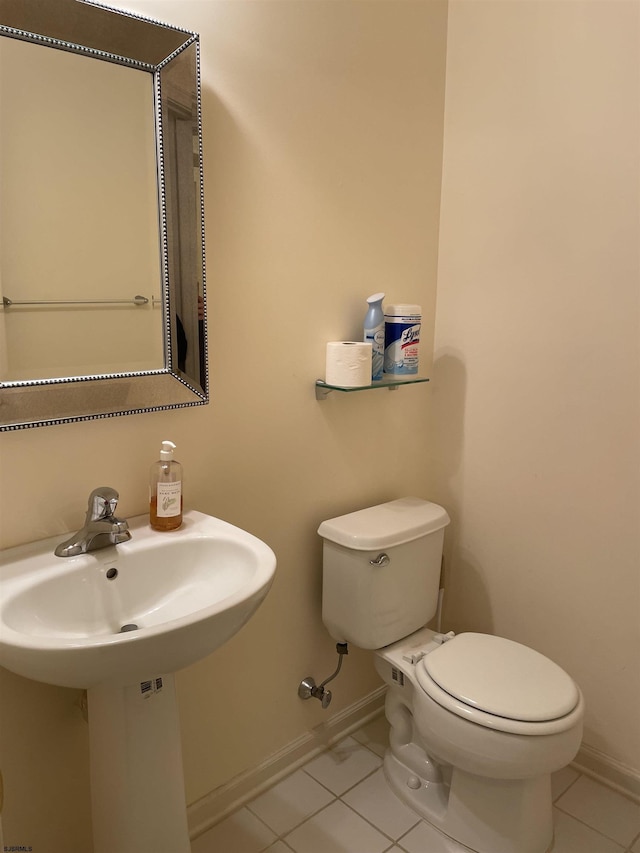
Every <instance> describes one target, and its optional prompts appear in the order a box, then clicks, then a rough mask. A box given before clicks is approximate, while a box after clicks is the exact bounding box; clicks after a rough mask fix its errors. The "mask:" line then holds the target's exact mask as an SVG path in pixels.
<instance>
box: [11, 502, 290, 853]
mask: <svg viewBox="0 0 640 853" xmlns="http://www.w3.org/2000/svg"><path fill="white" fill-rule="evenodd" d="M129 529H130V530H131V533H132V538H131V540H130V541H129V542H125V543H122V544H120V545H117V546H110V547H108V548H104V549H102V550H100V551H93V552H91V553H89V554H82V555H80V556H77V557H70V558H65V559H62V558H60V557H56V556H54V553H53V552H54V548H55V546H56V545H57V544H58V543H59V542H60V541H62V538H63V537H56V538H54V539H48V540H43V541H40V542H36V543H33V544H30V545H23V546H19V547H17V548H11V549H9V550H6V551H3V552H1V554H0V665H2V666H4V667H6V668H7V669H9V670H11V671H12V672H15V673H17V674H18V675H23V676H26V677H27V678H32V679H35V680H36V681H43V682H46V683H49V684H57V685H60V686H63V687H76V688H86V689H87V692H88V705H89V740H90V753H91V759H90V760H91V801H92V816H93V834H94V853H188V851H189V836H188V832H187V820H186V810H185V800H184V783H183V775H182V756H181V749H180V729H179V720H178V711H177V704H176V698H175V686H174V676H173V673H174V672H175V671H176V670H178V669H181V668H182V667H184V666H188V665H189V664H191V663H193V662H195V661H196V660H198V659H200V658H202V657H204V656H206V655H207V654H209V653H210V652H212V651H213V650H214V649H216V648H218V646H220V645H222V644H223V643H224V642H226V641H227V640H228V639H229V638H230V637H232V636H233V635H234V634H235V633H236V632H237V631H238V630H239V629H240V628H241V627H242V625H244V624H245V622H247V620H248V619H249V618H250V617H251V615H252V614H253V613H254V612H255V610H256V609H257V607H258V606H259V604H260V602H261V601H262V600H263V599H264V597H265V596H266V594H267V592H268V590H269V587H270V585H271V582H272V580H273V576H274V572H275V567H276V559H275V555H274V554H273V551H272V550H271V549H270V548H269V547H268V546H267V545H265V544H264V542H261V541H260V540H259V539H257V538H256V537H255V536H252V535H251V534H250V533H247V532H245V531H244V530H241V529H239V528H237V527H234V526H233V525H231V524H227V523H226V522H224V521H221V520H219V519H216V518H212V517H211V516H208V515H204V514H203V513H200V512H196V511H189V512H186V513H185V515H184V521H183V525H182V527H181V528H180V529H179V530H177V531H174V532H171V533H157V532H155V531H153V530H152V529H151V528H150V527H149V524H148V517H147V516H140V517H139V518H134V519H130V520H129Z"/></svg>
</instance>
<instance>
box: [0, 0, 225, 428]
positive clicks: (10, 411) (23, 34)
mask: <svg viewBox="0 0 640 853" xmlns="http://www.w3.org/2000/svg"><path fill="white" fill-rule="evenodd" d="M53 6H54V3H53V2H52V0H0V36H8V37H11V38H17V39H21V40H23V41H28V42H31V43H34V44H39V45H43V46H47V47H53V48H58V49H61V50H67V51H71V52H74V53H78V54H82V55H85V56H89V57H93V58H96V59H102V60H106V61H109V62H116V63H119V64H121V65H125V66H129V67H131V68H136V69H140V70H144V71H148V72H149V73H151V74H152V75H153V90H154V109H155V122H156V143H157V162H158V206H159V226H160V232H161V233H160V244H161V254H162V257H161V271H162V282H161V286H162V302H163V328H164V344H165V366H164V368H162V369H160V370H153V371H144V372H133V373H127V372H123V373H115V374H106V375H97V376H74V377H61V378H56V379H42V380H38V379H35V380H29V381H23V382H5V383H0V432H4V431H7V430H17V429H28V428H30V427H38V426H49V425H53V424H60V423H69V422H75V421H84V420H94V419H98V418H109V417H115V416H118V415H131V414H140V413H142V412H152V411H159V410H164V409H175V408H182V407H185V406H199V405H205V404H206V403H208V402H209V376H208V367H207V333H206V330H207V314H206V280H205V261H204V196H203V179H202V116H201V83H200V42H199V36H198V34H197V33H194V32H190V31H188V30H183V29H180V28H178V27H175V26H172V25H168V24H163V23H160V22H159V21H155V20H152V19H149V18H146V17H143V16H141V15H136V14H134V13H131V12H125V11H123V10H120V9H115V8H112V7H109V6H106V5H103V4H102V3H96V2H93V0H57V2H56V9H55V10H54V9H52V7H53ZM60 7H66V8H62V9H61V8H60ZM29 16H31V18H32V19H33V18H34V17H35V18H36V19H38V21H39V23H38V28H41V29H43V30H45V32H42V33H38V32H35V31H34V26H33V25H31V26H30V27H27V26H24V21H25V18H28V17H29ZM43 16H44V18H45V19H48V20H46V21H45V25H43V26H42V27H40V19H41V18H42V17H43ZM79 33H80V34H81V35H82V37H81V39H80V40H78V34H79ZM154 38H155V40H156V41H155V42H154ZM67 39H68V40H67ZM127 44H130V45H132V46H135V48H134V50H133V51H130V50H129V48H128V47H126V48H124V49H123V46H124V45H127ZM188 49H191V52H192V54H193V61H194V63H195V68H194V69H193V70H194V75H193V78H194V80H195V91H194V92H193V93H192V96H193V101H194V104H195V114H196V116H197V142H198V144H197V153H196V152H195V151H194V158H193V163H192V164H191V165H192V167H193V169H194V174H196V173H197V193H198V194H199V198H197V199H196V206H197V213H196V228H195V230H196V232H197V233H190V234H188V235H187V237H188V240H189V241H191V242H192V245H195V246H196V249H197V251H196V254H197V257H198V266H199V270H198V272H200V270H201V275H202V296H203V301H204V306H203V317H202V320H201V332H202V334H201V340H200V342H199V345H200V374H201V375H200V382H197V381H196V380H195V379H193V378H191V377H189V376H188V375H186V374H185V373H183V372H182V371H180V370H179V369H178V367H177V363H176V362H177V340H176V336H175V328H176V322H175V321H176V312H175V308H174V306H173V304H172V298H171V294H172V286H171V282H170V280H169V279H170V274H169V271H170V269H172V261H173V259H174V258H175V257H177V256H178V255H179V254H180V248H181V242H180V241H181V240H182V242H183V243H186V240H185V239H184V235H182V234H180V236H178V237H175V238H174V233H177V231H178V229H171V231H172V232H173V233H170V224H171V223H169V222H168V210H169V209H170V207H171V205H170V202H171V197H170V193H171V187H170V185H169V182H167V181H166V175H165V159H164V157H165V149H164V141H163V133H162V129H163V121H164V119H165V111H164V109H163V108H164V106H165V105H164V104H163V100H162V72H163V70H165V69H167V67H168V66H169V65H170V63H171V62H172V61H174V60H175V59H176V58H177V57H179V56H181V55H182V54H183V52H184V51H185V50H188ZM125 50H126V53H134V55H131V56H129V55H126V53H125ZM158 51H160V55H155V56H154V53H155V54H158ZM185 55H186V54H185ZM190 286H193V287H196V288H197V287H198V283H197V282H193V283H192V284H191V285H190ZM172 330H173V331H172Z"/></svg>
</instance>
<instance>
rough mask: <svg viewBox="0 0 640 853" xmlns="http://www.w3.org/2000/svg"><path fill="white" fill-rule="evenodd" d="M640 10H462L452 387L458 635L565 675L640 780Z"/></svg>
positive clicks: (454, 130)
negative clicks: (479, 637) (464, 632)
mask: <svg viewBox="0 0 640 853" xmlns="http://www.w3.org/2000/svg"><path fill="white" fill-rule="evenodd" d="M639 11H640V5H639V4H638V3H637V2H526V0H525V2H493V0H483V2H481V3H479V2H465V1H464V0H463V2H460V1H459V0H454V1H453V2H452V3H450V11H449V34H448V54H447V84H446V85H447V88H446V114H445V115H446V118H445V156H444V169H443V192H442V195H443V204H442V219H441V243H440V262H439V279H438V311H437V334H436V362H435V370H434V379H435V382H434V417H435V424H436V427H437V433H438V438H439V440H438V442H436V445H435V446H436V447H437V448H438V450H439V454H438V455H437V456H436V457H435V458H434V464H435V471H436V476H437V482H438V486H437V489H436V492H437V495H438V498H439V499H440V501H442V502H443V503H444V504H445V505H447V506H448V507H449V509H450V511H451V512H452V515H453V519H454V524H453V525H452V528H451V529H450V531H449V534H448V544H449V552H450V561H449V571H448V578H449V594H448V598H447V603H446V608H445V612H446V620H445V621H446V623H447V627H451V628H454V629H456V630H457V629H460V628H463V627H464V628H475V629H479V630H488V631H495V632H496V633H498V634H502V635H504V636H506V637H511V638H514V639H516V640H520V641H522V642H524V643H527V644H530V645H531V646H533V647H535V648H537V649H540V650H541V651H542V652H545V653H547V654H549V655H550V656H552V657H553V658H555V659H556V660H557V661H558V662H559V663H560V664H561V665H562V666H564V667H565V668H566V669H567V670H568V671H569V672H570V673H572V675H573V676H574V677H575V678H576V680H577V681H578V682H579V684H580V685H581V687H582V689H583V691H584V693H585V697H586V702H587V717H586V727H585V742H586V744H588V745H589V746H590V747H592V748H593V749H595V750H598V751H601V752H603V753H605V755H606V756H607V757H608V759H610V760H613V761H618V762H620V763H621V764H622V765H626V766H627V767H629V768H635V770H636V772H638V771H639V770H640V726H639V725H638V707H640V690H639V686H638V678H637V676H638V651H639V649H640V635H639V629H640V620H639V619H638V612H639V592H640V571H639V569H640V547H639V545H640V543H639V530H640V525H639V523H638V522H639V520H640V500H639V487H640V482H639V463H640V446H639V442H640V417H639V403H640V394H639V390H640V385H639V365H640V358H639V350H638V346H639V341H640V334H639V328H638V320H639V302H638V300H639V296H640V285H639V281H640V278H639V272H640V270H639V254H638V238H639V234H640V218H639V202H640V194H639V190H640V183H639V177H640V176H639V152H640V133H639V131H640V127H639V109H640V88H639V86H640V73H639V67H638V57H639V52H638V45H639V34H640V20H639Z"/></svg>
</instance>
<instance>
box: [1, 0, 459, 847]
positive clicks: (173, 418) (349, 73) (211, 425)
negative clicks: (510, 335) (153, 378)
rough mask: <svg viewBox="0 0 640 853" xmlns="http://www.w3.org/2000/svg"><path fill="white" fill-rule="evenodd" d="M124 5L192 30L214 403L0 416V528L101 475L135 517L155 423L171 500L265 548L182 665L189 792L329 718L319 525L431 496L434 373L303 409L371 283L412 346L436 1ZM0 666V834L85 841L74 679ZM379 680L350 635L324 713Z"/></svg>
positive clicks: (436, 43) (24, 530) (82, 744)
mask: <svg viewBox="0 0 640 853" xmlns="http://www.w3.org/2000/svg"><path fill="white" fill-rule="evenodd" d="M120 5H121V6H122V7H126V8H131V9H134V10H138V11H141V12H143V13H144V14H147V15H149V16H150V17H155V18H158V19H160V20H165V21H169V22H172V23H175V24H177V25H180V26H182V27H186V28H191V29H193V30H196V31H198V32H200V33H201V36H202V70H203V89H204V91H203V95H204V101H203V118H204V156H205V199H206V229H207V258H208V282H209V288H210V300H209V307H210V311H211V326H210V334H211V339H210V343H211V346H210V353H211V370H212V402H211V405H209V406H207V407H202V408H196V409H186V410H180V411H176V412H164V413H162V412H158V413H152V414H147V415H140V416H132V417H124V418H115V419H110V420H108V421H96V422H89V423H82V424H71V425H65V426H57V427H47V428H40V429H35V430H26V431H19V432H14V433H5V434H3V435H2V436H1V437H0V453H1V457H0V478H1V483H2V489H1V496H0V501H1V503H0V519H1V521H0V524H1V539H2V541H1V544H2V546H3V547H7V546H9V545H13V544H18V543H21V542H25V541H28V540H31V539H39V538H43V537H45V536H48V535H53V534H57V533H60V534H62V533H64V532H65V531H68V530H71V529H74V528H77V527H78V526H79V524H80V523H81V521H82V520H83V518H84V511H85V508H86V499H87V495H88V493H89V492H90V491H91V489H92V488H94V487H95V486H96V485H100V484H103V483H106V484H110V485H112V486H114V487H115V488H117V489H118V490H119V491H120V494H121V503H120V510H121V511H122V514H124V515H128V516H131V515H134V514H137V513H141V512H144V511H145V510H146V505H147V473H148V468H149V465H150V464H151V462H152V461H153V460H154V459H155V458H156V456H157V452H158V449H159V444H160V441H161V440H162V439H165V438H171V439H172V440H173V441H175V442H176V444H177V445H178V452H177V456H178V458H179V459H180V460H181V461H182V462H183V464H184V466H185V472H186V473H185V480H186V502H187V504H188V505H189V506H191V507H194V508H197V509H200V510H203V511H205V512H208V513H212V514H214V515H218V516H220V517H221V518H224V519H226V520H228V521H231V522H232V523H235V524H238V525H240V526H242V527H244V528H246V529H247V530H250V531H251V532H252V533H254V534H256V535H258V536H260V537H261V538H263V539H264V540H265V541H266V542H268V543H269V545H271V547H272V548H273V549H274V551H275V552H276V555H277V557H278V570H277V576H276V581H275V584H274V586H273V588H272V590H271V592H270V593H269V596H268V598H267V599H266V601H265V603H264V604H263V606H262V607H261V609H260V610H259V611H258V613H257V614H256V616H255V617H254V619H253V620H252V621H251V622H250V623H249V625H247V626H246V627H245V628H244V629H243V630H242V631H241V632H240V633H239V634H238V635H237V636H236V637H235V638H234V639H233V640H232V641H231V642H230V643H229V644H228V645H227V646H226V647H224V648H222V649H220V650H219V651H217V652H216V653H215V654H213V655H212V656H211V657H209V658H208V659H206V660H205V661H203V662H201V663H200V664H197V665H196V666H194V667H192V668H191V669H188V670H185V671H183V672H181V673H180V676H179V679H178V686H179V700H180V710H181V716H182V723H183V741H184V758H185V774H186V786H187V797H188V800H189V802H193V801H195V800H197V799H198V798H200V797H202V796H203V795H205V794H207V793H209V792H210V791H212V790H213V789H214V788H216V787H217V786H218V785H221V784H223V783H224V782H225V781H227V780H229V779H230V778H232V777H233V776H235V775H236V774H238V773H239V772H241V771H242V770H244V769H245V768H248V767H252V766H254V765H256V764H258V763H259V762H261V761H263V760H264V759H265V758H266V757H268V756H269V755H271V754H272V753H274V752H275V751H276V750H278V749H280V748H282V747H284V746H285V745H287V744H289V743H290V742H292V741H293V740H295V739H296V738H298V737H299V736H300V735H302V734H303V733H305V732H306V731H308V730H309V729H311V728H312V727H314V726H316V725H318V724H319V723H321V722H322V721H323V720H326V719H327V712H325V711H323V710H322V709H321V708H320V705H319V703H317V702H307V703H303V702H301V701H300V700H299V699H298V697H297V694H296V691H297V686H298V683H299V681H300V679H301V678H303V677H304V676H306V675H308V674H314V675H315V676H316V677H318V676H319V677H324V676H325V675H328V674H329V673H330V672H331V671H332V670H333V668H334V666H335V662H336V656H335V646H334V642H333V641H332V640H331V638H330V637H329V636H328V634H327V633H326V631H325V630H324V628H323V626H322V623H321V619H320V582H321V545H320V540H319V538H318V537H317V535H316V529H317V526H318V523H319V522H320V521H321V520H322V519H323V518H327V517H330V516H332V515H335V514H338V513H342V512H345V511H349V510H351V509H355V508H359V507H362V506H365V505H367V504H370V503H376V502H378V501H381V500H385V499H388V498H393V497H398V496H401V495H403V494H411V493H413V494H418V495H423V496H425V497H429V495H430V489H429V480H428V477H427V456H428V448H429V444H430V439H429V435H428V432H427V427H426V424H427V422H428V414H429V406H430V399H431V393H432V391H431V389H430V387H429V386H419V387H415V388H407V389H401V390H399V391H397V392H393V393H391V392H388V391H370V392H366V393H362V394H359V395H353V394H352V395H349V396H348V397H347V396H340V397H338V396H337V395H336V394H333V395H331V396H330V397H329V399H327V400H326V401H324V402H322V403H319V402H317V401H316V400H315V397H314V388H313V383H314V380H315V379H316V377H319V376H322V374H323V372H324V348H325V342H326V341H327V340H332V339H342V338H351V337H353V336H356V335H358V334H359V333H360V327H361V321H362V318H363V316H364V310H365V308H366V305H365V303H364V299H365V297H366V296H367V295H369V294H370V293H373V292H376V291H379V290H383V291H385V292H386V293H387V294H388V297H389V299H394V300H406V301H410V302H413V301H415V302H418V303H421V304H422V305H423V308H424V314H425V321H426V322H425V331H426V335H425V339H426V342H425V345H424V354H425V363H426V362H428V361H429V360H430V359H429V358H428V353H429V349H430V347H431V343H432V336H433V322H434V320H433V318H434V303H435V281H436V266H437V234H438V217H439V194H440V177H441V175H440V173H441V163H442V126H443V117H442V113H443V98H444V56H445V44H446V34H445V28H446V5H445V4H444V3H443V2H429V3H420V2H419V3H412V2H407V3H404V2H403V3H395V2H376V3H362V2H347V0H344V2H340V3H336V2H331V0H328V2H313V3H304V2H279V0H272V1H271V2H260V1H259V2H240V0H238V2H233V0H232V2H217V0H210V2H188V0H181V2H177V0H169V2H161V0H148V2H144V0H136V2H133V0H132V2H125V0H122V2H121V4H120ZM2 675H3V678H2V681H1V682H0V691H1V693H0V714H1V717H0V765H1V766H2V769H3V771H4V776H5V786H6V802H5V814H4V817H3V820H4V826H5V843H14V844H27V843H28V844H32V845H33V847H34V850H35V851H38V853H45V851H46V853H59V851H62V850H65V851H68V853H87V850H88V849H89V847H90V842H89V840H88V839H89V826H88V796H87V785H88V773H87V762H88V756H87V743H86V730H85V724H84V722H83V721H82V719H81V716H80V714H79V712H78V711H77V709H76V708H75V706H74V702H75V700H76V694H75V693H74V691H70V690H63V689H58V688H55V687H47V686H44V685H38V684H35V683H34V682H29V681H26V680H25V679H21V678H19V677H17V676H12V675H10V674H8V673H2ZM378 684H379V680H378V678H377V677H376V676H375V674H374V672H373V668H372V666H371V662H370V655H369V654H367V653H359V652H357V651H356V650H354V651H353V653H352V654H350V655H349V658H348V659H347V660H346V662H345V665H344V667H343V674H341V676H340V679H339V681H336V683H335V689H334V690H333V694H334V699H333V704H332V706H331V711H332V713H333V712H339V711H340V710H342V709H344V708H345V707H348V706H349V705H351V704H352V703H354V702H355V701H357V700H358V699H359V698H361V697H363V696H365V695H367V694H368V693H370V692H371V691H372V690H373V689H374V688H376V687H377V686H378ZM332 686H333V685H332ZM45 808H46V811H45ZM45 814H46V820H44V819H43V815H45Z"/></svg>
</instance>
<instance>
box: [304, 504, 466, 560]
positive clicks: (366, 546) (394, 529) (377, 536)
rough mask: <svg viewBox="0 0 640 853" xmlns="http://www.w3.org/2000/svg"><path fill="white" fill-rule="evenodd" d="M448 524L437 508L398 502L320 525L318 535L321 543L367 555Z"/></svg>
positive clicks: (444, 515)
mask: <svg viewBox="0 0 640 853" xmlns="http://www.w3.org/2000/svg"><path fill="white" fill-rule="evenodd" d="M447 524H449V516H448V515H447V512H446V510H444V509H443V508H442V507H441V506H438V504H434V503H431V502H430V501H425V500H422V499H421V498H398V500H394V501H388V502H387V503H383V504H378V505H377V506H371V507H367V509H360V510H358V511H357V512H350V513H347V514H346V515H340V516H337V517H336V518H330V519H328V520H327V521H323V522H322V524H321V525H320V527H319V528H318V533H319V534H320V536H322V538H323V539H327V540H329V541H330V542H335V543H336V544H337V545H343V546H344V547H345V548H353V549H354V550H356V551H371V550H375V549H376V548H390V547H391V546H393V545H402V544H403V543H404V542H411V541H412V540H413V539H418V538H420V537H421V536H425V535H427V534H428V533H434V532H435V531H436V530H440V529H441V528H443V527H446V525H447Z"/></svg>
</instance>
